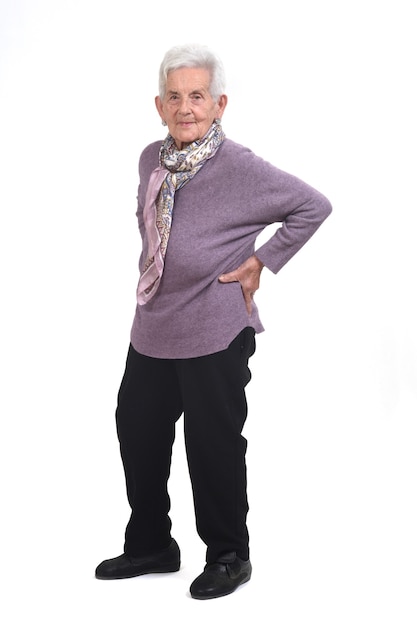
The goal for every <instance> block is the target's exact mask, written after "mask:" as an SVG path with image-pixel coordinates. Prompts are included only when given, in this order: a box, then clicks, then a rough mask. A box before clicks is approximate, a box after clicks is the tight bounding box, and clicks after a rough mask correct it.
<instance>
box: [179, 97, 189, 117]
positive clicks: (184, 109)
mask: <svg viewBox="0 0 417 626" xmlns="http://www.w3.org/2000/svg"><path fill="white" fill-rule="evenodd" d="M178 111H179V112H180V113H181V115H189V114H190V113H191V107H190V101H189V99H188V98H181V101H180V106H179V108H178Z"/></svg>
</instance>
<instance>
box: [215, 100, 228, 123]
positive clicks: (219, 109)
mask: <svg viewBox="0 0 417 626" xmlns="http://www.w3.org/2000/svg"><path fill="white" fill-rule="evenodd" d="M226 106H227V96H226V94H222V95H221V96H220V98H219V99H218V100H217V105H216V109H217V112H216V117H218V118H219V119H221V118H222V115H223V113H224V110H225V108H226Z"/></svg>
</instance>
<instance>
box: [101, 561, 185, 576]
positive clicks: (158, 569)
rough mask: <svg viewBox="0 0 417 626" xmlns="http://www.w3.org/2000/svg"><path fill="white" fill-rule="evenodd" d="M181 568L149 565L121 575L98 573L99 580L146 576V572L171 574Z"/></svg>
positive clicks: (178, 566) (176, 565)
mask: <svg viewBox="0 0 417 626" xmlns="http://www.w3.org/2000/svg"><path fill="white" fill-rule="evenodd" d="M179 569H180V565H178V564H175V565H167V566H164V567H161V566H157V567H147V568H146V570H144V571H142V572H137V573H136V572H135V573H132V574H125V575H123V576H122V575H119V576H100V575H97V574H96V578H97V580H124V579H125V578H136V577H137V576H145V575H146V574H170V573H172V572H178V571H179Z"/></svg>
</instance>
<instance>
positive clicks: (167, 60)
mask: <svg viewBox="0 0 417 626" xmlns="http://www.w3.org/2000/svg"><path fill="white" fill-rule="evenodd" d="M181 67H197V68H204V69H206V70H208V71H209V72H210V77H211V80H210V95H211V97H212V98H213V100H216V101H217V100H218V99H219V98H220V96H221V95H223V94H224V92H225V87H226V79H225V73H224V68H223V63H222V62H221V60H220V59H219V57H218V56H217V55H216V54H214V52H212V51H211V50H210V49H209V48H208V47H207V46H203V45H200V44H186V45H182V46H174V47H173V48H171V49H170V50H168V52H167V53H166V54H165V56H164V58H163V60H162V63H161V66H160V68H159V96H160V98H161V99H163V98H164V97H165V89H166V82H167V76H168V73H169V72H171V71H173V70H178V69H180V68H181Z"/></svg>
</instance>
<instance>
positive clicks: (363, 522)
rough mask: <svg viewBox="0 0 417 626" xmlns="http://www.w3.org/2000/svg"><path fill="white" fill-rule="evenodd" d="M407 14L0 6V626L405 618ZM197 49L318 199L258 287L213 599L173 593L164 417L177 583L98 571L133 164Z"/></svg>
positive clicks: (412, 603)
mask: <svg viewBox="0 0 417 626" xmlns="http://www.w3.org/2000/svg"><path fill="white" fill-rule="evenodd" d="M412 4H413V3H412V2H411V1H410V2H406V1H404V0H396V1H395V2H386V1H384V0H380V1H378V2H377V1H375V2H372V1H370V0H361V1H350V2H339V1H337V0H333V1H331V0H328V1H325V0H315V1H314V2H310V1H308V0H286V1H281V0H276V1H275V2H272V1H271V2H270V1H267V0H257V2H245V1H244V2H240V3H233V4H227V3H226V2H224V1H223V2H219V1H217V0H213V1H212V2H208V3H197V4H196V3H188V4H187V3H175V2H172V1H171V2H167V1H166V0H159V2H140V1H139V0H136V1H133V0H130V1H129V0H115V1H108V0H73V1H71V0H68V1H65V0H49V1H48V0H32V1H30V0H26V1H24V0H0V7H1V8H0V52H1V58H0V107H1V113H0V151H1V152H0V159H1V161H0V178H1V184H0V206H1V229H0V237H1V240H0V254H1V265H0V266H1V299H2V305H1V313H2V317H1V319H2V322H1V367H2V371H1V381H2V385H1V386H2V391H1V412H2V422H1V424H2V425H1V430H2V434H1V479H2V491H1V502H2V511H3V512H2V514H1V524H2V530H1V542H2V546H1V550H0V555H1V567H0V571H1V576H2V578H3V581H2V583H1V595H2V601H1V611H3V612H4V613H6V612H8V616H7V618H6V620H4V621H3V623H4V624H7V626H12V625H17V624H18V625H20V624H32V623H39V624H41V623H42V624H44V625H45V626H49V625H54V626H58V625H59V626H67V625H70V624H71V625H73V624H77V625H80V626H84V625H88V626H90V625H91V626H95V625H100V626H101V625H105V624H115V623H117V624H140V623H153V624H165V623H167V622H168V620H170V619H171V620H174V621H175V620H178V622H181V623H182V624H185V625H187V626H188V625H189V624H193V625H194V624H201V625H205V624H213V623H219V622H220V620H221V622H222V623H223V622H224V623H226V621H229V620H233V623H240V624H244V625H246V624H250V625H252V624H253V623H255V622H258V623H259V622H261V623H268V624H270V623H271V624H280V625H282V626H301V625H302V626H309V625H310V624H320V625H321V626H336V625H337V626H344V625H349V626H351V625H355V626H371V625H372V626H373V625H375V626H388V625H389V626H391V625H392V626H398V625H401V626H415V625H416V623H417V607H416V583H417V574H416V571H417V570H416V562H417V539H416V531H415V529H416V527H417V511H416V475H417V457H416V434H417V426H416V418H417V362H416V349H417V337H416V324H415V319H416V313H417V311H416V303H415V302H416V301H415V285H416V278H415V271H416V252H415V250H416V247H415V232H414V228H415V212H416V201H415V177H416V158H415V156H416V154H415V145H416V126H415V117H416V114H415V111H416V110H417V103H416V98H415V58H416V50H415V26H414V21H413V18H412V14H411V8H412ZM190 41H191V42H193V41H198V42H200V43H204V44H208V45H209V46H211V47H213V48H214V49H215V50H216V51H217V52H218V53H219V55H220V56H221V57H222V58H223V61H224V63H225V67H226V72H227V77H228V95H229V105H228V108H227V110H226V114H225V116H224V118H223V127H224V129H225V131H226V134H227V136H229V137H230V138H231V139H234V140H235V141H238V142H240V143H243V144H245V145H248V146H249V147H251V148H252V149H253V150H254V151H255V152H256V153H258V154H260V155H261V156H263V157H264V158H266V159H268V160H270V161H272V162H273V163H274V164H275V165H277V166H278V167H280V168H281V169H284V170H287V171H289V172H291V173H293V174H296V175H297V176H299V177H300V178H303V179H304V180H306V181H307V182H309V183H310V184H311V185H313V186H315V187H316V188H318V189H319V190H320V191H322V192H323V193H324V194H325V195H327V196H328V197H329V199H330V200H331V202H332V204H333V207H334V212H333V214H332V216H331V217H330V218H329V219H328V220H327V221H326V222H325V224H324V225H323V226H322V227H321V229H320V230H319V231H318V233H317V234H316V235H315V236H314V237H313V239H312V240H311V241H310V242H309V243H308V244H307V245H306V246H305V248H303V250H302V251H301V252H300V253H299V254H298V255H297V256H296V257H295V258H294V259H293V260H292V261H291V262H290V263H289V264H288V265H287V266H286V267H285V268H284V269H283V270H282V272H280V273H279V274H278V275H277V276H273V275H272V274H268V273H267V271H264V273H263V276H262V286H261V290H260V292H258V296H257V302H258V305H259V306H260V309H261V316H262V320H263V322H264V325H265V327H266V332H265V333H263V334H262V335H260V336H259V337H258V350H257V353H256V355H255V357H254V358H253V360H252V362H251V364H252V367H251V369H252V372H253V380H252V382H251V384H250V385H249V387H248V397H249V403H250V412H249V418H248V422H247V427H246V429H245V435H246V436H247V438H248V440H249V448H248V476H249V498H250V506H251V510H250V513H249V527H250V533H251V549H252V553H251V554H252V562H253V568H254V570H253V577H252V581H251V582H250V583H249V584H248V585H246V586H245V587H244V588H241V589H239V590H238V591H237V592H236V593H235V594H233V595H231V596H229V597H227V598H222V599H218V600H214V601H211V602H198V601H194V600H191V599H190V597H189V595H188V587H189V584H190V583H191V581H192V580H193V578H194V577H195V576H197V575H198V574H199V573H200V571H201V569H202V567H203V564H204V554H205V547H204V546H203V545H202V543H201V541H200V540H199V538H198V537H197V535H196V532H195V529H194V518H193V509H192V503H191V492H190V487H189V480H188V475H187V470H186V466H185V457H184V449H183V444H182V422H180V423H179V427H178V434H177V440H176V444H175V449H174V461H173V467H172V478H171V484H170V490H171V497H172V520H173V534H174V536H175V537H176V539H177V540H178V542H179V543H180V545H181V548H182V557H183V566H182V569H181V571H180V572H179V573H178V574H173V575H168V576H148V577H141V578H137V579H133V580H127V581H115V582H106V581H97V580H95V579H94V569H95V566H96V565H97V563H98V562H100V561H101V560H102V559H104V558H109V557H112V556H116V555H117V554H119V553H120V552H121V551H122V543H123V532H124V527H125V524H126V521H127V518H128V513H129V511H128V507H127V503H126V497H125V492H124V477H123V473H122V468H121V462H120V459H119V452H118V445H117V441H116V433H115V428H114V408H115V399H116V394H117V390H118V386H119V383H120V379H121V375H122V371H123V367H124V360H125V356H126V351H127V347H128V341H129V331H130V325H131V322H132V319H133V313H134V306H135V302H134V296H135V288H136V282H137V261H138V256H139V237H138V234H137V226H136V218H135V210H136V190H137V183H138V179H137V161H138V158H139V154H140V151H141V150H142V149H143V147H144V146H145V145H146V144H147V143H148V142H150V141H153V140H155V139H160V138H163V136H164V134H165V131H164V129H163V128H162V127H161V125H160V121H159V117H158V115H157V113H156V110H155V108H154V96H155V95H156V93H157V73H158V68H159V64H160V61H161V59H162V56H163V54H164V53H165V51H166V49H168V48H169V47H170V46H171V45H175V44H178V43H186V42H190ZM413 48H414V49H413ZM262 616H265V617H262ZM215 620H217V621H215Z"/></svg>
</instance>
